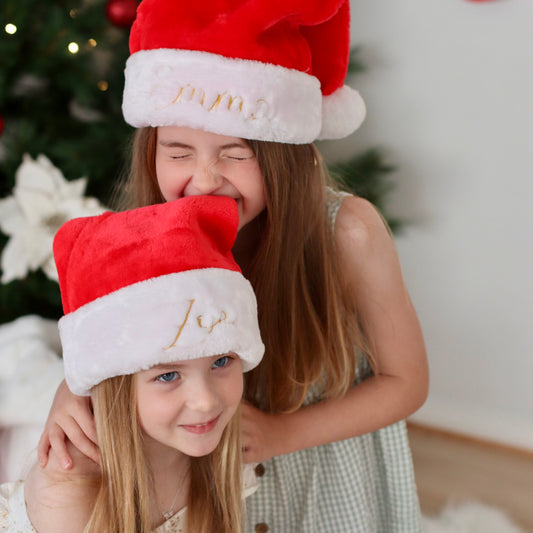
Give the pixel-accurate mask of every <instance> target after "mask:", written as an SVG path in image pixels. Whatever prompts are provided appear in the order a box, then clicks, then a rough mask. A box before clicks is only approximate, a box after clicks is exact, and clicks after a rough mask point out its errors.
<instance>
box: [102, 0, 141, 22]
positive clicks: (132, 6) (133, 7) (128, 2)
mask: <svg viewBox="0 0 533 533" xmlns="http://www.w3.org/2000/svg"><path fill="white" fill-rule="evenodd" d="M137 5H138V2H137V0H108V2H107V4H106V6H105V14H106V17H107V19H108V20H109V22H111V24H113V25H114V26H118V27H119V28H129V27H130V26H131V25H132V23H133V21H134V20H135V15H136V13H137Z"/></svg>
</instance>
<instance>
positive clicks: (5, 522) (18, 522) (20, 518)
mask: <svg viewBox="0 0 533 533" xmlns="http://www.w3.org/2000/svg"><path fill="white" fill-rule="evenodd" d="M254 467H255V465H254V464H249V465H244V473H243V476H244V479H243V485H244V487H243V498H246V497H247V496H249V495H250V494H253V493H254V492H255V491H256V490H257V486H258V484H257V478H256V476H255V472H254ZM186 514H187V508H186V507H184V508H183V509H181V510H180V511H178V512H177V513H176V514H175V515H173V516H171V517H170V518H169V519H168V520H167V521H166V522H163V523H162V524H161V525H160V526H159V527H158V528H157V529H155V530H154V533H186V530H185V516H186ZM0 532H2V533H4V532H6V533H37V532H36V530H35V529H34V528H33V526H32V525H31V522H30V519H29V518H28V513H27V512H26V504H25V502H24V481H13V482H10V483H4V484H3V485H0Z"/></svg>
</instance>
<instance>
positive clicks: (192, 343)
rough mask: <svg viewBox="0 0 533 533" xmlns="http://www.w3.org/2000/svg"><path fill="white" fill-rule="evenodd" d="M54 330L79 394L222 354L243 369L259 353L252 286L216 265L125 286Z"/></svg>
mask: <svg viewBox="0 0 533 533" xmlns="http://www.w3.org/2000/svg"><path fill="white" fill-rule="evenodd" d="M59 332H60V335H61V342H62V345H63V359H64V365H65V379H66V381H67V384H68V386H69V388H70V390H71V391H72V392H73V393H74V394H78V395H81V396H87V395H89V394H90V390H91V388H92V387H93V386H94V385H96V384H97V383H99V382H100V381H103V380H104V379H107V378H110V377H114V376H118V375H124V374H133V373H135V372H138V371H139V370H142V369H146V368H149V367H151V366H154V365H156V364H160V363H168V362H175V361H179V360H187V359H197V358H200V357H207V356H212V355H219V354H225V353H228V352H234V353H236V354H237V355H239V357H240V358H241V360H242V366H243V371H245V372H246V371H248V370H251V369H252V368H254V367H255V366H256V365H258V364H259V362H260V360H261V358H262V356H263V352H264V346H263V343H262V341H261V336H260V333H259V326H258V323H257V304H256V299H255V294H254V292H253V290H252V287H251V285H250V283H249V282H248V280H246V279H245V278H244V277H243V276H242V275H241V274H240V273H238V272H233V271H230V270H227V269H217V268H206V269H199V270H189V271H186V272H180V273H175V274H169V275H166V276H160V277H157V278H152V279H149V280H146V281H142V282H139V283H135V284H133V285H129V286H127V287H124V288H122V289H120V290H118V291H115V292H113V293H111V294H108V295H106V296H103V297H101V298H98V299H96V300H94V301H92V302H90V303H88V304H86V305H84V306H82V307H80V308H79V309H77V310H76V311H74V312H72V313H69V314H67V315H65V316H64V317H63V318H61V320H60V321H59Z"/></svg>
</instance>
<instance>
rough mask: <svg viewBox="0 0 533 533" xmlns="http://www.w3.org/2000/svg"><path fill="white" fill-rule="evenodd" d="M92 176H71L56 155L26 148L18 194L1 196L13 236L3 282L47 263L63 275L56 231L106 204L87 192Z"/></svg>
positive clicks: (3, 219) (48, 270) (0, 216)
mask: <svg viewBox="0 0 533 533" xmlns="http://www.w3.org/2000/svg"><path fill="white" fill-rule="evenodd" d="M86 185H87V179H86V178H80V179H77V180H74V181H67V180H66V179H65V178H64V177H63V174H61V172H60V171H59V170H58V169H57V168H56V167H54V165H53V164H52V163H51V162H50V160H49V159H48V158H47V157H46V156H44V155H42V154H41V155H39V156H38V157H37V159H36V160H33V159H32V158H31V157H30V156H29V155H28V154H25V155H24V157H23V160H22V164H21V165H20V167H19V168H18V169H17V173H16V175H15V187H14V189H13V196H9V197H7V198H4V199H1V200H0V230H2V232H3V233H5V234H6V235H7V236H8V237H9V240H8V242H7V244H6V245H5V247H4V250H3V251H2V258H1V267H2V278H1V281H2V283H9V282H10V281H12V280H14V279H24V278H25V277H26V275H27V274H28V272H30V271H32V270H37V269H38V268H42V269H43V271H44V272H45V274H46V275H47V276H48V277H49V278H50V279H53V280H55V281H57V271H56V267H55V263H54V258H53V253H52V243H53V240H54V235H55V234H56V231H57V230H58V229H59V228H60V226H61V225H62V224H63V223H65V222H66V221H67V220H70V219H71V218H77V217H85V216H93V215H98V214H100V213H102V212H103V211H105V210H106V208H105V207H104V206H103V205H102V204H100V202H99V201H98V200H97V199H96V198H86V197H84V196H83V195H84V193H85V187H86Z"/></svg>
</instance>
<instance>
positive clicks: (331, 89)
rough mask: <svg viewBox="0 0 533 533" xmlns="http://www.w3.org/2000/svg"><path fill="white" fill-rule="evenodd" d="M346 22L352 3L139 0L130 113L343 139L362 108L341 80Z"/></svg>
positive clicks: (218, 127)
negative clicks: (142, 104) (141, 0)
mask: <svg viewBox="0 0 533 533" xmlns="http://www.w3.org/2000/svg"><path fill="white" fill-rule="evenodd" d="M349 22H350V12H349V0H283V1H280V0H273V1H269V2H265V0H226V1H208V2H203V3H198V2H196V3H195V2H179V1H176V0H143V2H141V4H140V5H139V8H138V11H137V18H136V20H135V22H134V24H133V26H132V29H131V34H130V52H131V56H130V58H129V59H128V62H127V67H126V86H125V92H124V104H123V108H124V114H125V117H126V120H127V121H128V122H129V123H130V124H132V125H134V126H136V127H140V126H148V125H150V126H164V125H181V126H189V127H198V128H201V129H206V130H208V131H213V132H214V133H222V134H228V135H235V136H239V137H245V138H254V139H260V140H270V141H279V142H293V143H304V142H311V141H313V140H315V139H316V138H317V137H320V138H335V137H343V136H345V135H347V134H349V133H351V132H352V131H354V130H355V129H356V128H357V127H358V126H359V125H360V123H361V122H362V120H363V118H364V115H365V107H364V103H363V101H362V99H361V97H360V96H359V94H358V93H357V92H356V91H354V90H353V89H349V88H348V87H346V86H345V85H344V80H345V77H346V73H347V67H348V59H349V46H350V42H349V39H350V35H349ZM143 99H144V102H145V103H148V105H145V106H144V108H142V107H140V104H141V102H143ZM192 108H194V109H192Z"/></svg>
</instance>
